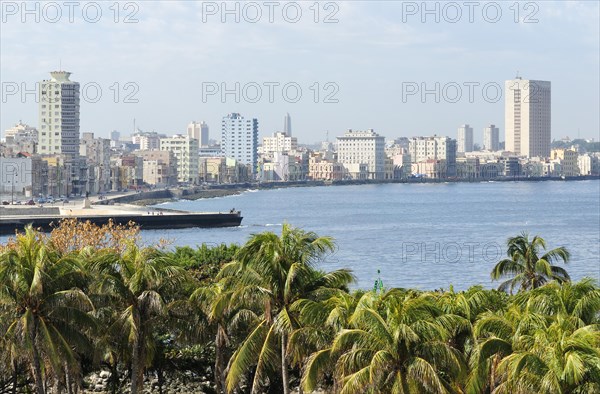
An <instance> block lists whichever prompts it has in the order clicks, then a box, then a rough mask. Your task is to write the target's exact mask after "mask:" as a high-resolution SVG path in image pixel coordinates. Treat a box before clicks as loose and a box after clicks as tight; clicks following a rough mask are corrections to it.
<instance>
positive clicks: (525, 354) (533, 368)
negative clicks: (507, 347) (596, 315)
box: [495, 319, 600, 394]
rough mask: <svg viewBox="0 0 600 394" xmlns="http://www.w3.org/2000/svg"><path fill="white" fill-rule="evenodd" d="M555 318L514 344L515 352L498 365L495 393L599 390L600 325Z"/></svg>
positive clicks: (588, 391) (560, 393) (561, 392)
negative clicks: (498, 380) (599, 327)
mask: <svg viewBox="0 0 600 394" xmlns="http://www.w3.org/2000/svg"><path fill="white" fill-rule="evenodd" d="M571 323H572V322H570V321H568V320H562V319H556V320H554V321H553V322H552V323H551V324H549V325H547V326H545V327H543V328H540V329H537V330H535V331H534V332H530V333H529V332H528V333H524V334H523V335H522V336H521V337H520V338H519V340H518V341H516V342H515V343H514V344H513V353H511V354H510V355H508V356H506V357H505V358H503V359H502V361H501V362H500V363H499V364H498V373H499V374H500V375H501V376H502V383H501V384H499V385H498V387H497V388H496V391H495V392H496V393H499V394H500V393H520V392H523V393H525V392H531V393H534V392H535V393H539V392H541V393H548V394H550V393H558V394H566V393H593V392H596V393H597V392H600V331H599V330H598V326H597V325H588V326H584V327H581V328H576V327H575V326H574V325H573V324H571Z"/></svg>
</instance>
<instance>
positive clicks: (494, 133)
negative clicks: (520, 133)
mask: <svg viewBox="0 0 600 394" xmlns="http://www.w3.org/2000/svg"><path fill="white" fill-rule="evenodd" d="M483 149H484V150H489V151H492V152H495V151H497V150H499V149H500V130H499V129H498V128H497V127H496V126H495V125H493V124H491V125H489V126H488V127H486V128H484V129H483Z"/></svg>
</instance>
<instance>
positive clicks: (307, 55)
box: [0, 2, 599, 145]
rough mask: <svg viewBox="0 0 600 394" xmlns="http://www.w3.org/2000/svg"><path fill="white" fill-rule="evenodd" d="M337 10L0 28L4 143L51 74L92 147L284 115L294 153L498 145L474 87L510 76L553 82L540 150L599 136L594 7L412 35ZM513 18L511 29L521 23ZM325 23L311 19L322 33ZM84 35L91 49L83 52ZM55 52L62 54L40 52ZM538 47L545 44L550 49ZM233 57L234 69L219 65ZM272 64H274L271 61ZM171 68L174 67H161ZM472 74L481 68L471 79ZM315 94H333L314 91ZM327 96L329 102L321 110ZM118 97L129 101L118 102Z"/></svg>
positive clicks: (389, 7) (393, 12) (184, 7)
mask: <svg viewBox="0 0 600 394" xmlns="http://www.w3.org/2000/svg"><path fill="white" fill-rule="evenodd" d="M405 3H406V2H405ZM335 4H337V7H338V9H337V12H336V14H335V19H337V21H338V22H337V23H330V24H326V23H314V22H313V21H312V19H311V18H312V14H311V11H310V10H308V9H307V8H306V9H304V13H303V15H304V18H303V19H302V20H301V21H300V22H299V23H297V24H293V23H287V22H286V21H284V20H275V22H274V23H269V22H264V23H261V22H259V23H256V24H252V23H248V22H245V21H244V20H243V18H242V20H240V23H234V22H232V23H222V22H221V19H219V18H217V17H213V16H211V17H210V18H208V19H207V20H206V22H203V20H202V18H203V15H202V5H201V4H200V3H197V4H196V3H194V4H185V3H169V4H168V5H166V3H160V2H159V3H153V5H152V6H149V5H147V4H144V3H141V4H140V5H139V10H138V12H137V13H136V15H135V17H136V19H137V20H138V22H137V23H131V24H124V23H120V24H119V23H114V21H113V20H112V19H111V17H110V16H111V13H110V10H108V9H106V10H104V11H105V12H104V14H103V15H104V18H103V19H101V20H100V21H99V22H98V23H87V22H86V21H84V20H82V19H81V18H80V17H79V19H77V16H76V18H75V21H74V22H73V23H70V22H69V21H68V19H65V18H63V19H61V20H60V21H59V22H58V23H50V22H48V21H45V20H44V18H41V20H40V22H39V23H34V22H33V19H31V18H30V20H29V21H30V22H32V23H28V22H27V21H26V23H23V22H22V21H21V18H20V17H19V18H17V17H13V16H10V15H9V16H6V22H5V23H3V34H2V38H1V39H0V44H1V45H0V47H1V48H2V56H3V58H4V59H11V61H10V62H2V65H1V66H0V71H1V74H2V82H3V89H4V91H3V94H4V95H5V97H4V100H3V102H2V103H1V105H2V113H3V117H2V121H1V125H0V128H1V129H2V130H5V129H7V128H9V127H11V126H13V125H14V124H15V123H16V122H17V121H18V120H19V119H22V120H23V121H24V122H25V123H28V124H31V125H35V124H38V119H37V115H36V106H37V105H36V104H35V102H34V97H33V95H31V94H29V95H27V94H26V93H24V91H25V90H27V91H30V90H33V89H34V88H35V82H36V81H39V80H40V79H41V78H43V77H45V75H47V72H48V71H50V70H54V69H57V68H61V69H66V70H69V71H71V72H73V77H72V78H73V79H74V80H76V81H78V82H80V84H81V86H82V88H83V87H84V86H88V87H89V89H88V90H87V91H86V92H82V100H81V114H82V116H81V131H82V132H84V131H90V132H94V133H95V135H97V136H102V137H108V135H109V134H110V132H111V131H113V130H118V131H121V132H122V133H125V134H127V133H128V131H129V130H132V124H133V119H134V118H135V119H137V123H138V125H139V127H140V128H142V129H144V130H155V131H157V132H161V133H166V134H175V133H184V132H185V127H186V125H187V124H188V123H189V121H191V120H193V119H199V120H200V119H201V120H204V121H206V123H207V124H208V125H209V126H210V127H211V128H212V129H213V130H218V128H219V124H220V119H221V117H222V116H223V114H226V113H232V112H239V113H243V114H246V115H247V116H252V117H256V118H258V119H260V120H261V130H260V137H263V136H268V135H270V134H272V133H273V132H276V131H283V130H282V122H281V119H282V116H283V115H285V114H286V113H290V114H291V116H292V117H293V119H294V135H295V136H296V137H298V138H299V139H300V140H302V141H304V142H306V143H314V142H318V141H321V140H324V139H325V136H326V133H327V131H329V134H330V136H334V135H341V134H343V132H344V130H346V129H348V128H354V129H361V130H366V129H370V128H373V129H375V130H377V132H378V133H380V134H382V135H386V136H389V137H401V136H404V137H411V136H415V135H433V134H438V135H449V136H451V137H456V130H457V127H458V126H459V125H461V124H469V125H471V126H472V127H473V128H474V130H477V132H476V133H475V140H474V142H475V143H478V144H480V145H481V144H482V142H483V140H482V134H481V133H480V132H479V131H480V130H482V129H483V128H484V127H485V126H487V125H489V124H495V125H496V126H497V127H499V129H500V133H501V134H504V130H505V125H504V123H503V119H504V106H503V101H504V100H502V98H503V97H502V98H501V99H499V100H498V101H496V102H488V101H493V100H490V97H487V96H484V95H483V91H482V88H483V86H484V85H485V84H488V83H490V84H497V85H498V86H502V87H503V86H504V81H505V80H508V79H511V78H514V77H515V76H516V75H517V73H518V74H520V75H522V76H523V77H524V78H531V79H539V80H548V81H552V84H553V86H552V89H553V91H554V92H553V93H554V95H553V96H554V100H553V103H552V105H553V110H552V116H553V119H552V123H553V127H552V128H553V134H552V136H551V138H552V139H561V138H563V137H565V136H569V137H571V138H577V137H581V138H588V139H589V138H597V137H598V130H599V122H598V118H597V116H596V113H595V108H597V107H598V106H599V100H598V90H599V89H598V86H599V82H598V75H597V74H598V73H597V70H598V38H597V37H598V22H597V18H596V16H597V14H598V4H597V3H589V2H588V3H586V2H569V3H565V4H563V3H558V2H544V3H539V4H538V10H537V12H536V14H535V19H537V22H536V23H525V21H524V20H521V21H520V22H519V23H515V22H514V21H513V20H512V19H513V10H511V9H509V8H508V5H506V6H505V7H504V8H503V10H502V15H503V17H502V19H501V20H499V21H498V22H497V23H489V22H487V21H485V20H482V18H481V13H480V9H479V10H478V12H477V13H475V16H476V17H475V21H474V22H473V23H470V22H469V21H466V20H462V21H459V22H458V23H450V22H449V21H448V20H447V19H448V18H446V17H445V16H444V15H442V17H441V19H440V20H439V22H437V23H436V22H435V21H434V20H433V19H432V17H431V16H430V17H429V19H428V20H427V22H426V23H422V22H421V19H420V15H415V16H412V15H406V12H405V11H406V10H403V9H402V4H400V3H398V4H389V3H375V5H374V6H373V5H371V6H370V7H367V5H366V4H365V3H361V2H356V3H354V2H348V3H346V2H337V3H335ZM370 4H372V3H370ZM436 4H437V3H436ZM520 10H521V13H522V15H521V17H520V18H521V19H523V17H524V15H525V14H526V12H525V10H524V9H523V8H521V9H520ZM464 11H465V10H464ZM123 13H124V12H122V14H123ZM122 14H121V16H120V18H121V19H123V15H122ZM325 14H327V13H326V12H325V10H321V14H320V18H321V20H322V19H323V17H324V15H325ZM463 14H464V15H466V11H465V12H463ZM165 15H166V16H168V17H169V20H171V21H173V23H172V26H169V27H168V29H176V30H177V31H178V32H180V33H181V34H175V35H173V34H171V35H169V34H161V28H163V27H164V26H163V23H162V22H161V20H162V17H163V16H165ZM17 16H19V15H17ZM403 19H405V20H406V21H403ZM463 19H464V17H463ZM557 26H558V28H557ZM67 27H68V29H66V28H67ZM41 31H44V32H45V34H44V35H43V36H40V35H39V33H40V32H41ZM105 31H106V32H107V34H106V35H103V34H101V33H102V32H105ZM46 32H47V34H46ZM99 33H100V34H99ZM91 34H94V37H96V38H97V41H94V42H93V43H92V44H91V45H90V41H89V37H90V35H91ZM206 34H211V37H213V39H212V40H211V42H210V43H207V42H203V41H202V40H200V41H199V40H198V39H196V38H195V37H201V36H205V35H206ZM28 37H30V38H31V39H28ZM34 37H36V39H33V38H34ZM174 37H176V38H177V41H173V40H174V39H175V38H174ZM240 37H243V39H242V40H240V39H239V38H240ZM457 37H460V39H458V38H457ZM494 37H503V38H504V40H498V39H497V38H494ZM23 40H28V41H30V42H32V44H31V45H29V46H27V49H25V48H24V47H22V46H20V45H19V44H18V43H19V42H22V41H23ZM64 40H68V41H69V45H65V46H57V45H50V42H60V41H64ZM463 41H464V42H463ZM457 42H460V43H461V44H457ZM544 42H552V44H553V47H552V50H548V48H546V47H545V46H544V45H543V43H544ZM492 43H493V44H492ZM192 48H193V50H192ZM467 49H468V50H467ZM231 51H235V53H236V57H239V58H243V59H244V62H233V61H229V60H230V59H231V57H230V53H232V52H231ZM276 53H282V54H285V56H278V57H275V56H274V55H275V54H276ZM390 53H392V55H391V56H390ZM156 54H158V55H159V56H155V55H156ZM351 54H352V56H350V55H351ZM394 54H396V55H394ZM565 54H566V56H565ZM173 56H174V57H177V58H178V59H181V60H182V61H178V62H172V61H170V60H169V59H171V57H173ZM573 58H576V59H577V62H575V63H574V62H572V61H571V60H572V59H573ZM107 59H110V61H107ZM357 59H358V60H357ZM167 60H168V61H167ZM490 60H491V61H490ZM482 62H486V64H487V66H486V67H485V68H482V67H476V66H475V65H476V64H481V63H482ZM240 63H241V64H240ZM32 64H35V65H36V66H35V67H32V66H31V65H32ZM141 64H143V65H144V67H140V65H141ZM340 64H343V67H340ZM374 70H377V71H376V72H375V71H374ZM565 70H568V71H565ZM268 81H274V82H277V83H279V86H278V89H281V87H282V86H283V85H285V84H286V83H290V82H293V83H296V84H298V85H299V86H300V87H301V89H302V92H303V95H302V99H301V100H300V101H299V102H297V103H289V102H287V101H285V100H284V99H282V98H281V91H280V90H279V91H277V94H278V95H276V99H275V100H274V102H273V103H270V102H269V101H268V100H266V91H267V89H266V88H265V87H264V83H265V82H268ZM471 82H475V83H477V84H478V85H477V86H474V85H472V86H474V97H473V98H474V100H473V102H472V103H471V102H469V100H468V98H467V95H468V86H467V85H465V83H466V84H469V83H471ZM128 83H129V85H127V84H128ZM207 83H208V84H215V85H210V86H212V87H213V88H214V86H217V88H218V89H219V90H221V88H222V87H224V88H225V89H231V88H232V87H234V86H235V83H240V84H241V89H242V91H243V89H244V88H248V89H250V88H252V86H253V85H252V86H251V84H252V83H255V84H258V85H259V86H262V89H263V95H264V96H265V97H263V99H262V100H261V101H259V102H257V103H251V102H248V100H244V98H243V97H242V99H241V100H240V102H239V103H236V102H235V100H234V99H233V96H228V97H226V99H227V100H225V101H226V102H221V101H222V100H221V96H220V94H218V93H216V94H214V95H207V96H206V97H205V98H206V102H203V97H202V89H203V84H207ZM315 83H318V86H317V85H315ZM327 83H333V84H334V85H328V86H327V87H326V84H327ZM7 84H16V86H17V88H18V89H19V91H18V92H17V93H16V94H14V95H10V94H9V95H6V94H7V92H8V90H9V89H11V88H12V87H14V85H10V86H9V85H7ZM222 84H225V85H222ZM406 84H414V85H410V86H418V87H419V89H420V90H423V89H425V90H426V89H432V88H434V87H435V86H436V84H440V96H443V97H441V100H440V102H439V103H437V102H435V97H434V96H432V95H429V96H426V97H425V99H426V100H425V101H426V102H425V103H423V102H422V101H423V100H421V99H422V97H421V95H420V94H414V95H408V96H406V97H405V98H406V100H403V97H402V96H403V95H404V94H403V93H406V92H404V91H403V87H404V86H405V85H406ZM456 85H458V86H459V87H460V88H461V89H462V96H461V99H460V100H458V102H456V103H452V102H450V101H451V100H450V99H451V97H450V95H451V94H450V93H451V89H454V88H456ZM493 86H495V85H493ZM95 87H100V89H101V92H102V96H101V98H100V99H99V100H98V101H97V102H91V101H93V100H92V98H93V97H92V96H93V92H94V89H92V88H95ZM574 87H576V88H577V89H576V90H577V92H576V93H575V89H574ZM21 89H22V90H21ZM171 90H173V91H176V92H177V94H176V95H173V96H172V97H171V96H170V98H169V100H166V101H165V94H164V92H167V91H171ZM249 91H250V90H247V92H246V93H248V92H249ZM315 92H318V93H320V95H319V99H318V103H315V102H314V100H313V99H314V94H315ZM491 92H492V90H490V92H489V93H490V94H491ZM21 93H23V94H25V95H26V97H25V100H21ZM248 94H249V93H248ZM290 94H291V93H290ZM452 94H454V93H452ZM490 94H488V96H490ZM328 95H332V98H333V99H335V100H338V102H337V103H335V102H330V103H328V102H325V98H326V96H328ZM115 96H118V100H117V102H116V103H115V102H114V101H115V100H114V98H115ZM127 97H129V98H130V99H132V98H133V99H137V100H139V102H138V103H133V102H132V103H126V102H124V101H125V100H126V98H127ZM86 98H87V99H86ZM22 101H25V102H22ZM404 101H405V102H404ZM158 107H160V108H161V110H160V111H157V110H156V108H158ZM107 113H110V114H111V116H109V117H107V116H106V114H107ZM432 115H433V116H432ZM574 119H575V121H573V120H574Z"/></svg>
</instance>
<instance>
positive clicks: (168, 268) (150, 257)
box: [90, 242, 187, 394]
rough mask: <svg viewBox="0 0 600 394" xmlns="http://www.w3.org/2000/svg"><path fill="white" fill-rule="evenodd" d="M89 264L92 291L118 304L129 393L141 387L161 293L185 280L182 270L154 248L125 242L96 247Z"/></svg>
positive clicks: (161, 308) (162, 299) (162, 313)
mask: <svg viewBox="0 0 600 394" xmlns="http://www.w3.org/2000/svg"><path fill="white" fill-rule="evenodd" d="M90 267H91V269H92V271H93V272H94V273H96V274H97V275H98V280H97V282H96V283H95V289H94V290H95V291H97V292H98V293H100V294H106V295H108V296H109V297H111V298H112V299H113V300H112V302H113V305H114V307H116V308H118V309H117V312H118V314H119V319H118V321H117V322H116V323H115V324H117V325H118V327H121V328H122V329H124V331H125V332H126V333H127V334H128V341H129V344H130V345H131V393H132V394H138V393H141V392H142V391H143V385H144V379H143V376H144V369H145V367H146V365H147V364H148V363H149V361H150V360H151V359H152V349H153V339H154V338H153V328H154V326H155V325H156V324H157V323H158V322H159V321H160V319H161V318H164V316H165V314H166V304H167V302H166V301H165V295H166V294H168V292H169V291H170V290H171V289H173V288H174V287H175V286H177V285H180V284H181V283H182V282H184V281H185V280H187V276H186V274H185V271H184V270H183V269H182V268H181V267H179V266H177V265H176V264H175V263H174V262H173V261H172V260H170V259H168V258H167V257H166V255H165V254H164V253H162V252H160V251H159V250H157V249H155V248H150V247H147V248H140V247H138V246H137V245H136V244H135V243H133V242H129V243H128V244H127V246H126V248H125V250H124V251H123V252H121V253H114V251H108V250H104V251H102V252H100V251H96V252H95V253H94V254H93V255H92V256H91V257H90Z"/></svg>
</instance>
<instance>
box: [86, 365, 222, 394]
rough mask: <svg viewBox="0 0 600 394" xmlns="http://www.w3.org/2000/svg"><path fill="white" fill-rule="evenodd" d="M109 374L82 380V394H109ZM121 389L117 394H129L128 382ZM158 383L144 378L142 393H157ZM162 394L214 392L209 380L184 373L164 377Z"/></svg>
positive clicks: (94, 374)
mask: <svg viewBox="0 0 600 394" xmlns="http://www.w3.org/2000/svg"><path fill="white" fill-rule="evenodd" d="M109 379H110V372H108V371H100V372H98V373H93V374H91V375H88V376H87V377H85V378H84V380H83V381H84V390H83V393H84V394H95V393H100V394H104V393H106V394H108V393H111V390H110V389H109ZM123 383H124V384H123V385H122V387H121V388H119V389H117V390H116V392H117V393H124V394H127V393H129V392H130V387H129V381H128V380H127V381H125V382H123ZM158 392H159V382H158V377H156V376H152V377H146V379H145V381H144V393H158ZM162 392H163V393H164V394H176V393H198V394H203V393H205V394H211V393H214V392H215V390H214V388H213V387H212V383H211V382H210V380H209V379H207V378H206V377H204V376H198V375H196V374H193V373H191V372H185V373H182V374H180V375H177V376H165V378H164V382H163V386H162Z"/></svg>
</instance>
